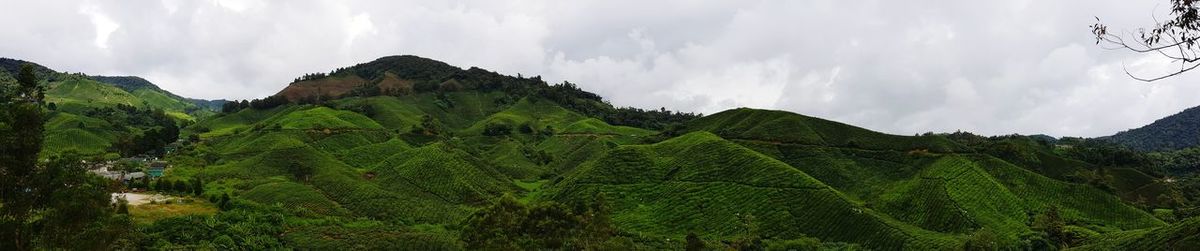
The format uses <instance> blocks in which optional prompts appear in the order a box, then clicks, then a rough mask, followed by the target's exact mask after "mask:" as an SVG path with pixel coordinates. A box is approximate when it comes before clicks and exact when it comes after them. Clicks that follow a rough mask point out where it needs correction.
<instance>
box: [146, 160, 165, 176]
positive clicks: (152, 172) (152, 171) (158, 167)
mask: <svg viewBox="0 0 1200 251" xmlns="http://www.w3.org/2000/svg"><path fill="white" fill-rule="evenodd" d="M166 170H167V162H166V161H155V162H150V168H147V169H146V174H147V175H149V176H150V177H151V178H158V177H162V176H163V171H166Z"/></svg>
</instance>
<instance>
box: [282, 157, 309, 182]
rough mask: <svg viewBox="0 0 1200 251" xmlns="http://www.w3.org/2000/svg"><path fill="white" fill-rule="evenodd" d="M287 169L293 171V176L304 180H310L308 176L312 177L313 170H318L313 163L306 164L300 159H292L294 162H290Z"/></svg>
mask: <svg viewBox="0 0 1200 251" xmlns="http://www.w3.org/2000/svg"><path fill="white" fill-rule="evenodd" d="M287 170H288V172H290V173H292V176H294V177H296V179H297V180H302V181H308V178H309V177H312V175H313V172H314V171H316V169H315V168H313V166H312V165H307V164H304V163H303V162H301V161H299V160H292V162H290V163H288V165H287Z"/></svg>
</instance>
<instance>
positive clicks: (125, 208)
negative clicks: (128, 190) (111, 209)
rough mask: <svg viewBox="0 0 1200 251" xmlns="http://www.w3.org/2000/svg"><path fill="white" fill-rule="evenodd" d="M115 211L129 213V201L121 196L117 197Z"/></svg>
mask: <svg viewBox="0 0 1200 251" xmlns="http://www.w3.org/2000/svg"><path fill="white" fill-rule="evenodd" d="M117 213H118V214H124V215H129V201H128V200H125V198H123V197H122V198H118V199H117Z"/></svg>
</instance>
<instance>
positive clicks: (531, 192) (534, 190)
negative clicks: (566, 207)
mask: <svg viewBox="0 0 1200 251" xmlns="http://www.w3.org/2000/svg"><path fill="white" fill-rule="evenodd" d="M546 182H549V180H533V181H523V180H513V185H517V187H519V188H521V190H522V191H523V192H524V195H523V196H521V197H520V198H517V200H518V201H521V203H529V202H530V201H534V200H537V199H538V198H540V197H541V196H542V194H543V192H542V191H543V190H542V189H541V188H542V186H543V185H546Z"/></svg>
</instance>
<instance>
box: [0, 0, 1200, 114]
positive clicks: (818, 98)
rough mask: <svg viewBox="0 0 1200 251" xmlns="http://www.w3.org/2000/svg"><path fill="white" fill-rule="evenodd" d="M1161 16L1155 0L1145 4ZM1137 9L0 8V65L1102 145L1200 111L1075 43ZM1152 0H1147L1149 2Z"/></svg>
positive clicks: (769, 4) (829, 5) (229, 3)
mask: <svg viewBox="0 0 1200 251" xmlns="http://www.w3.org/2000/svg"><path fill="white" fill-rule="evenodd" d="M1162 2H1164V3H1165V1H1162ZM1156 3H1157V2H1153V1H1152V2H1135V1H1119V0H1099V1H1096V0H1091V1H1088V0H1069V1H1032V0H1023V1H985V2H976V1H933V0H918V1H904V2H897V1H835V0H814V1H717V2H710V3H704V4H697V3H695V2H693V1H655V2H645V1H624V0H621V1H601V0H595V1H569V2H564V1H433V2H426V1H320V0H298V1H259V0H211V1H183V0H161V1H139V2H137V4H129V2H127V1H87V0H73V1H6V3H5V4H4V5H5V6H6V7H7V8H8V10H9V11H8V13H6V15H2V16H0V22H3V23H5V24H6V27H7V28H8V30H7V31H6V32H3V33H0V40H3V41H4V42H3V43H0V56H3V57H11V58H20V59H26V60H30V61H35V62H39V63H42V64H46V65H47V66H49V67H52V68H55V69H58V70H65V71H71V72H86V73H91V74H104V75H137V76H142V77H145V78H147V79H149V80H151V81H153V82H155V83H156V84H159V85H160V86H162V87H163V88H164V89H167V90H169V91H172V92H175V93H178V94H181V95H184V96H189V97H198V98H210V99H217V98H229V99H250V98H257V97H264V96H267V95H271V94H274V93H275V92H276V91H278V90H279V89H281V88H283V87H284V86H285V85H286V84H287V83H288V82H290V81H291V80H292V79H293V78H295V77H297V76H299V75H301V74H304V73H309V72H327V71H329V70H331V69H334V68H337V67H343V66H349V65H353V64H355V63H361V62H366V61H370V60H373V59H375V58H378V57H382V56H387V55H399V54H411V55H418V56H422V57H428V58H433V59H437V60H441V61H444V62H447V63H450V64H452V65H456V66H459V67H470V66H478V67H481V68H485V69H489V70H493V71H498V72H500V73H504V74H509V75H516V74H518V73H519V74H523V75H526V76H531V75H541V76H542V77H543V79H546V80H547V81H550V82H561V81H564V80H566V81H570V82H572V83H576V84H578V85H580V86H581V87H582V88H584V89H585V90H590V91H593V92H596V93H598V94H600V95H602V96H604V97H605V98H607V99H609V100H610V101H611V102H612V103H613V104H615V105H618V106H635V107H642V108H658V107H666V108H668V109H673V110H682V111H692V112H703V113H706V114H707V113H713V112H718V111H721V110H724V109H729V108H735V107H754V108H765V109H780V110H788V111H793V112H797V113H802V114H806V115H812V116H818V117H823V118H828V119H832V120H837V121H841V122H846V123H850V124H854V125H859V126H863V127H866V128H869V129H874V130H879V131H884V132H889V133H895V134H914V133H921V132H926V131H936V132H948V131H955V130H965V131H971V132H976V133H981V134H986V135H996V134H1009V133H1022V134H1035V133H1046V134H1051V135H1058V136H1103V135H1110V134H1113V133H1115V132H1117V131H1120V130H1125V129H1128V128H1133V127H1138V126H1141V125H1144V124H1147V123H1150V122H1152V121H1153V120H1155V119H1157V118H1161V117H1164V116H1167V115H1170V114H1173V113H1176V112H1178V111H1181V110H1183V109H1185V108H1188V107H1192V106H1196V105H1200V99H1197V98H1195V97H1194V94H1195V93H1200V83H1198V82H1197V81H1196V80H1200V75H1197V74H1188V75H1183V76H1180V77H1176V78H1172V79H1169V80H1165V81H1161V82H1155V83H1153V84H1145V83H1140V82H1137V81H1135V80H1132V79H1130V78H1128V77H1126V76H1125V75H1124V72H1123V71H1122V67H1129V68H1130V69H1131V70H1133V71H1135V72H1149V73H1153V72H1154V71H1158V70H1162V69H1164V67H1166V64H1165V62H1162V61H1161V60H1156V59H1155V58H1154V57H1149V56H1143V55H1134V54H1130V53H1125V52H1121V51H1109V50H1104V49H1102V48H1100V47H1098V46H1096V45H1094V44H1093V42H1094V40H1092V36H1091V34H1090V33H1089V31H1090V30H1089V29H1088V27H1087V25H1089V24H1091V23H1092V22H1094V19H1093V17H1094V16H1099V17H1101V18H1103V19H1105V22H1106V23H1108V24H1110V25H1111V27H1113V28H1114V29H1120V28H1128V29H1133V28H1136V27H1141V26H1145V25H1147V24H1149V22H1151V14H1154V13H1158V14H1162V12H1164V11H1165V7H1164V6H1158V5H1156ZM1159 4H1162V3H1159Z"/></svg>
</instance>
